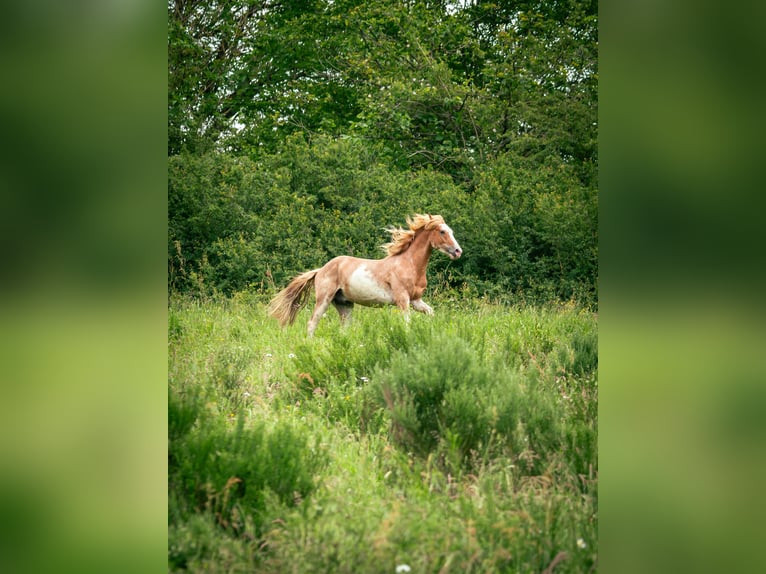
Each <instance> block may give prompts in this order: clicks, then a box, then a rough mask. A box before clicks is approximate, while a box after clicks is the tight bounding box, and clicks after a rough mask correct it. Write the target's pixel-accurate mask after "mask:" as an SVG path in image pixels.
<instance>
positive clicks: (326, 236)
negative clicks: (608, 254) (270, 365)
mask: <svg viewBox="0 0 766 574" xmlns="http://www.w3.org/2000/svg"><path fill="white" fill-rule="evenodd" d="M169 161H170V165H169V176H168V228H169V229H168V266H169V288H170V289H172V290H179V291H187V292H201V293H203V294H211V293H214V292H216V291H219V292H222V293H225V294H231V293H233V292H236V291H240V290H243V289H252V290H257V291H273V290H274V289H281V288H282V287H284V286H285V285H286V284H287V282H288V281H289V279H290V278H292V277H293V276H294V275H296V274H297V273H299V272H302V271H306V270H308V269H313V268H316V267H319V266H321V265H324V264H325V263H326V262H327V261H329V260H330V259H331V258H333V257H335V256H338V255H354V256H357V257H367V258H378V257H382V255H383V253H382V252H381V251H380V249H379V248H378V246H379V245H381V244H382V243H384V242H385V241H386V240H387V239H388V237H387V235H386V234H385V232H384V231H383V228H384V227H387V226H391V225H394V226H398V225H404V221H405V218H406V216H408V215H410V214H412V213H416V212H431V213H440V214H441V215H443V216H444V217H445V219H446V220H447V222H448V223H449V224H450V225H451V226H452V227H453V229H454V230H455V233H456V236H457V238H458V241H460V243H461V245H462V246H463V248H464V252H465V254H464V256H463V257H462V258H461V259H460V261H458V262H453V261H450V260H448V259H447V258H445V257H440V256H435V257H433V259H432V262H431V265H430V278H431V282H432V285H433V284H434V282H435V281H437V280H438V281H440V282H442V283H444V284H445V285H447V284H452V286H453V287H458V286H459V285H461V284H463V285H470V286H471V287H472V288H474V289H476V291H477V294H479V295H482V294H487V295H490V296H493V297H495V298H500V299H512V300H522V301H526V302H542V301H549V300H555V299H560V300H568V299H571V298H576V299H578V300H579V301H581V302H582V303H585V304H595V300H596V279H597V244H598V237H597V203H596V193H595V189H592V188H588V187H585V186H583V184H582V183H581V182H580V180H579V179H578V177H577V174H576V170H575V169H574V168H572V167H571V166H568V165H566V164H564V163H562V162H561V161H557V160H555V159H553V158H549V159H548V160H547V163H545V164H544V165H540V164H537V163H528V162H527V163H525V162H524V161H522V160H519V159H518V158H515V157H511V156H500V157H499V158H497V159H496V160H495V161H493V162H491V163H488V164H483V165H482V166H480V167H477V168H476V170H475V173H474V175H473V179H472V180H471V181H470V182H469V183H467V184H466V185H465V187H459V186H457V185H456V184H455V183H454V182H453V181H452V180H451V179H450V178H449V177H448V176H446V175H444V174H441V173H437V172H435V171H429V170H423V171H419V172H407V171H401V170H399V169H398V168H396V167H395V166H394V165H393V164H390V163H387V162H386V160H385V159H384V158H383V156H381V155H380V154H378V153H376V152H375V148H374V146H373V144H368V143H365V142H362V141H360V140H356V139H354V138H347V139H332V138H329V137H316V138H314V139H313V140H312V142H311V143H310V144H309V143H307V142H305V141H303V140H302V139H301V138H293V139H290V140H287V141H286V142H285V144H284V145H283V147H282V149H281V150H280V153H277V154H274V155H264V156H262V157H259V158H258V160H257V161H255V160H253V159H249V158H247V157H234V156H231V155H227V154H222V153H214V154H208V155H204V156H199V157H197V156H190V155H181V156H174V157H171V158H170V160H169ZM469 190H470V191H469ZM437 287H439V286H438V285H437Z"/></svg>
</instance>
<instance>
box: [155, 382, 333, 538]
mask: <svg viewBox="0 0 766 574" xmlns="http://www.w3.org/2000/svg"><path fill="white" fill-rule="evenodd" d="M201 409H202V407H201V406H200V404H199V403H189V402H187V403H184V402H183V401H179V399H178V398H177V397H173V396H172V395H171V397H170V407H169V409H168V428H169V439H170V440H169V451H168V488H169V514H170V521H171V523H174V522H182V521H186V520H188V519H189V517H190V516H192V515H195V514H203V515H206V516H208V517H209V518H210V520H212V521H214V522H215V524H217V525H218V526H219V527H221V528H223V529H224V530H227V531H230V532H232V533H234V534H237V535H242V534H244V533H246V532H248V533H250V535H251V536H257V535H259V534H260V532H261V529H262V525H263V522H262V521H263V519H264V511H265V509H266V502H267V500H268V497H269V496H270V494H269V493H273V496H275V498H276V500H277V502H278V503H279V504H282V505H286V506H292V505H294V504H297V503H299V502H300V501H301V500H303V499H304V498H306V497H307V496H309V495H310V494H311V492H312V491H313V490H314V488H315V484H314V475H315V473H316V472H317V471H318V470H319V468H321V466H322V465H323V464H324V461H325V456H324V454H323V453H322V451H321V449H319V448H318V447H317V445H316V444H312V445H310V444H309V442H308V440H307V439H306V437H305V436H304V435H303V434H302V433H301V432H300V431H299V430H296V429H295V428H293V427H292V426H290V425H288V424H278V425H276V426H275V427H274V428H273V429H270V430H267V429H266V426H265V425H264V424H263V423H254V424H252V425H251V426H249V427H247V428H246V427H245V425H244V419H243V418H241V417H240V418H239V419H238V420H237V421H236V422H235V421H229V423H225V422H220V419H213V418H211V417H206V416H204V413H202V411H201ZM190 421H191V422H190ZM195 423H196V425H195Z"/></svg>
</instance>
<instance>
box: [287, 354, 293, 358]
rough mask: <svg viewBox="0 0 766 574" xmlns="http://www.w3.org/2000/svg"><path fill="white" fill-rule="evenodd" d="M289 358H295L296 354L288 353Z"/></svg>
mask: <svg viewBox="0 0 766 574" xmlns="http://www.w3.org/2000/svg"><path fill="white" fill-rule="evenodd" d="M287 358H288V359H294V358H295V355H294V354H293V353H290V354H289V355H287Z"/></svg>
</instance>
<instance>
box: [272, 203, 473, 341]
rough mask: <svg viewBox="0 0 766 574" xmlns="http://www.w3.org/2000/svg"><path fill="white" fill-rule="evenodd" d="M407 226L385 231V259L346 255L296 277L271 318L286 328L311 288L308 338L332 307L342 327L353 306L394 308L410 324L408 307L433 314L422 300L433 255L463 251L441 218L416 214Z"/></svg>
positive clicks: (456, 254)
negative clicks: (313, 298)
mask: <svg viewBox="0 0 766 574" xmlns="http://www.w3.org/2000/svg"><path fill="white" fill-rule="evenodd" d="M407 224H408V226H409V229H395V228H389V229H387V231H388V232H389V233H390V234H391V243H386V244H385V245H383V246H382V247H383V249H384V250H385V251H386V253H387V254H388V256H387V257H384V258H383V259H360V258H358V257H348V256H345V255H342V256H340V257H336V258H335V259H332V260H330V261H329V262H328V263H326V264H325V266H324V267H321V268H319V269H314V270H312V271H307V272H305V273H302V274H301V275H298V276H297V277H295V278H294V279H293V280H292V281H291V282H290V284H289V285H288V286H287V287H286V288H285V289H283V290H282V291H280V292H279V293H278V294H277V295H276V296H275V297H274V299H272V300H271V302H270V303H269V308H268V311H269V314H270V315H271V316H272V317H275V318H276V319H278V320H279V322H280V324H281V325H282V326H283V327H284V326H285V325H290V324H292V323H293V321H295V317H296V315H297V314H298V312H299V311H300V310H301V309H302V308H303V307H304V306H305V305H306V303H307V302H308V297H309V294H310V291H311V287H312V286H313V287H314V289H315V291H316V306H315V307H314V314H313V315H311V319H309V323H308V334H309V337H310V336H312V335H313V334H314V330H315V329H316V328H317V323H319V320H320V319H321V318H322V315H324V313H325V311H327V308H328V307H329V306H330V303H332V304H333V306H334V307H335V309H336V310H337V311H338V314H339V315H340V320H341V323H345V322H346V321H348V320H349V319H350V318H351V311H352V310H353V309H354V303H359V304H360V305H365V306H370V305H396V306H397V307H399V309H401V310H402V311H403V312H404V317H405V319H406V320H407V321H409V307H410V305H412V308H413V309H415V311H420V312H421V313H426V314H428V315H430V314H432V313H433V309H431V307H430V306H428V305H427V304H426V303H424V302H423V299H421V297H422V296H423V292H424V291H425V289H426V283H427V282H426V266H427V265H428V259H429V257H431V251H432V250H434V249H438V250H439V251H441V252H443V253H446V254H447V255H448V256H449V258H450V259H457V258H458V257H460V255H462V253H463V250H462V249H461V248H460V245H458V242H457V241H456V240H455V236H454V235H453V233H452V229H450V227H449V226H448V225H447V224H446V223H444V219H443V218H442V216H441V215H415V216H414V217H412V218H411V219H410V218H407Z"/></svg>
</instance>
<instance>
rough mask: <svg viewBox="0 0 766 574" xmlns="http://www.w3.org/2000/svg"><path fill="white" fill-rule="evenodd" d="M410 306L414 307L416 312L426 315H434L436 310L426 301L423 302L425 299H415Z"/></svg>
mask: <svg viewBox="0 0 766 574" xmlns="http://www.w3.org/2000/svg"><path fill="white" fill-rule="evenodd" d="M410 304H411V305H412V308H413V309H415V311H419V312H421V313H425V314H426V315H433V314H434V310H433V309H431V306H430V305H428V304H427V303H426V302H425V301H423V299H415V300H414V301H412V302H411V303H410Z"/></svg>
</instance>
